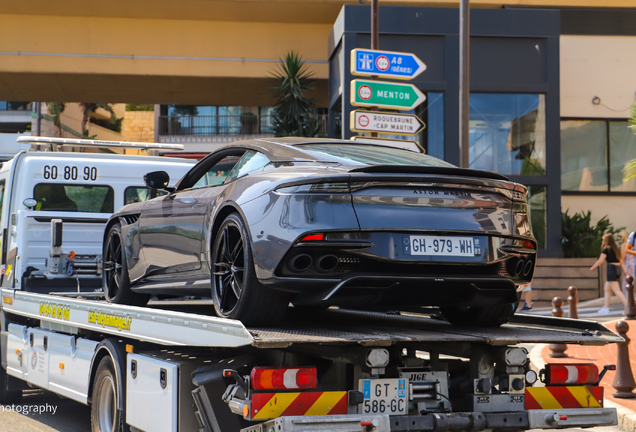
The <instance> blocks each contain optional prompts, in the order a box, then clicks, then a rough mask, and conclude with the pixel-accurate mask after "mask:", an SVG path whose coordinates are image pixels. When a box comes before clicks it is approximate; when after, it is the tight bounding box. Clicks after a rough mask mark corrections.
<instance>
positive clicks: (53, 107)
mask: <svg viewBox="0 0 636 432" xmlns="http://www.w3.org/2000/svg"><path fill="white" fill-rule="evenodd" d="M46 106H47V108H48V110H49V114H50V115H51V117H53V124H54V125H55V127H56V128H57V133H58V135H59V137H60V138H61V137H62V120H61V118H60V116H61V115H62V113H63V112H64V109H65V108H66V104H65V103H64V102H47V104H46Z"/></svg>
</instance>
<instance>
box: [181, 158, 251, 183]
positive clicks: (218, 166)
mask: <svg viewBox="0 0 636 432" xmlns="http://www.w3.org/2000/svg"><path fill="white" fill-rule="evenodd" d="M240 158H241V156H240V155H236V156H226V157H224V158H223V159H221V160H220V161H218V162H217V163H215V164H214V165H212V166H211V167H210V169H208V171H207V172H206V173H205V174H203V176H201V178H200V179H199V180H198V181H197V182H196V183H195V184H194V186H192V189H196V188H200V187H206V186H218V185H220V184H223V182H224V181H225V179H226V178H227V176H228V174H229V173H230V171H231V170H232V168H233V167H234V165H236V163H237V162H238V161H239V159H240Z"/></svg>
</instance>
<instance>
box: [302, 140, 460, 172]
mask: <svg viewBox="0 0 636 432" xmlns="http://www.w3.org/2000/svg"><path fill="white" fill-rule="evenodd" d="M298 147H300V148H302V149H303V150H309V151H310V152H312V153H318V155H317V157H318V158H324V155H328V156H329V159H330V160H335V161H337V162H340V163H342V164H345V165H346V164H351V162H357V163H362V164H365V165H421V166H435V167H454V165H451V164H449V163H448V162H444V161H443V160H440V159H437V158H434V157H433V156H428V155H425V154H421V153H415V152H412V151H409V150H404V149H399V148H394V147H383V146H377V145H370V144H301V145H299V146H298Z"/></svg>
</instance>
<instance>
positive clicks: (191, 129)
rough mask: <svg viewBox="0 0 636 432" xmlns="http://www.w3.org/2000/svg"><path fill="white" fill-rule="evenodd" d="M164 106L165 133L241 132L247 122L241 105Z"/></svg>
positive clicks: (210, 133)
mask: <svg viewBox="0 0 636 432" xmlns="http://www.w3.org/2000/svg"><path fill="white" fill-rule="evenodd" d="M164 107H165V108H164ZM164 107H162V114H163V115H162V116H161V118H160V130H161V133H162V134H163V135H232V134H240V133H242V129H243V125H244V124H245V123H246V121H245V119H244V116H242V115H241V107H239V106H211V105H210V106H202V105H167V106H164ZM254 117H255V116H254Z"/></svg>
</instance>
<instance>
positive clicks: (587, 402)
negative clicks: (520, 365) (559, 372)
mask: <svg viewBox="0 0 636 432" xmlns="http://www.w3.org/2000/svg"><path fill="white" fill-rule="evenodd" d="M525 396H526V397H525V408H526V409H562V408H602V407H603V387H599V386H546V387H526V394H525Z"/></svg>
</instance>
